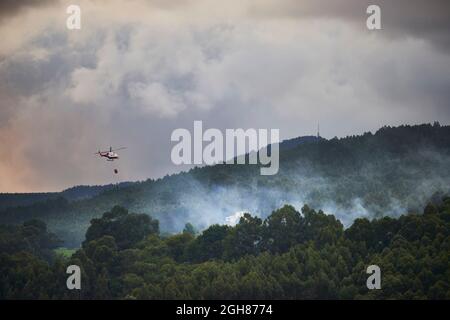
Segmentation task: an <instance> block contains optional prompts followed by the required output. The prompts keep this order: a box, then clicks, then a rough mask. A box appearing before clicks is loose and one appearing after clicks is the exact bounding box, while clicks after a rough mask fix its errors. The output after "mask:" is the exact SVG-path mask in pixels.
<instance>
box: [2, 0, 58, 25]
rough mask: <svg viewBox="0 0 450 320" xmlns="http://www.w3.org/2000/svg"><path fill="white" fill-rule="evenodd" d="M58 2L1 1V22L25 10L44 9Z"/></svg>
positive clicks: (40, 0)
mask: <svg viewBox="0 0 450 320" xmlns="http://www.w3.org/2000/svg"><path fill="white" fill-rule="evenodd" d="M56 2H57V1H56V0H2V1H0V22H1V21H2V20H3V19H5V18H8V17H12V16H14V15H16V14H17V13H19V12H20V11H21V10H23V9H26V8H36V7H42V6H46V5H51V4H52V3H56Z"/></svg>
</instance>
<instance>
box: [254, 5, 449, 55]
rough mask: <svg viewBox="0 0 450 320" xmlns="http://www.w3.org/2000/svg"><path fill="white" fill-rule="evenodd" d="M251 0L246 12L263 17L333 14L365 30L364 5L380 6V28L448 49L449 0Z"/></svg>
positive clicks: (333, 16)
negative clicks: (262, 0)
mask: <svg viewBox="0 0 450 320" xmlns="http://www.w3.org/2000/svg"><path fill="white" fill-rule="evenodd" d="M263 3H264V5H261V4H260V3H258V4H253V5H252V6H251V7H250V10H249V12H250V14H251V15H254V16H257V17H266V18H271V17H275V18H285V17H290V18H311V17H322V18H336V19H343V20H346V21H350V22H352V23H354V24H355V25H356V27H357V28H359V29H360V30H361V31H363V32H366V31H367V30H366V24H365V22H366V19H367V14H366V9H367V7H368V6H369V5H372V4H374V5H379V6H380V8H381V17H382V28H383V30H382V31H377V32H379V33H380V34H382V35H385V36H388V37H408V36H412V37H418V38H422V39H425V40H427V41H429V42H430V43H432V44H433V45H435V46H437V47H438V48H440V49H443V50H445V51H446V52H447V53H449V50H450V37H449V33H450V1H447V0H395V1H393V0H333V1H327V0H305V1H298V0H280V1H265V2H263Z"/></svg>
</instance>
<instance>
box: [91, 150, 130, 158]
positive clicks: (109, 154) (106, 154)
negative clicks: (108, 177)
mask: <svg viewBox="0 0 450 320" xmlns="http://www.w3.org/2000/svg"><path fill="white" fill-rule="evenodd" d="M123 149H126V147H121V148H117V149H113V148H112V147H109V151H100V150H98V152H96V153H94V154H98V155H99V156H100V157H105V158H106V161H114V160H116V159H119V155H118V154H117V153H116V151H118V150H123Z"/></svg>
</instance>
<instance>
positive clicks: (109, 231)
mask: <svg viewBox="0 0 450 320" xmlns="http://www.w3.org/2000/svg"><path fill="white" fill-rule="evenodd" d="M58 246H60V241H59V240H58V239H57V237H56V236H55V235H54V234H52V233H50V232H48V230H47V229H46V225H45V223H43V222H42V221H39V220H31V221H27V222H24V223H23V224H22V225H15V226H7V225H2V226H1V227H0V299H450V283H449V282H450V265H449V263H450V259H449V258H450V197H444V198H443V199H441V200H434V201H433V202H430V203H429V204H428V205H427V206H426V207H425V209H424V210H423V213H421V214H415V213H409V214H406V215H402V216H400V217H399V218H390V217H383V218H380V219H373V220H368V219H366V218H358V219H356V220H355V221H354V222H353V224H352V225H351V226H350V227H349V228H344V227H343V225H342V223H341V222H340V221H339V220H338V219H336V218H335V217H334V216H333V215H327V214H325V213H324V212H322V211H315V210H313V209H311V208H309V207H308V206H306V205H305V206H304V207H303V208H302V210H301V213H300V212H298V211H296V210H295V208H294V207H292V206H290V205H286V206H283V207H282V208H280V209H278V210H275V211H273V212H272V213H271V214H270V215H268V217H267V218H265V219H264V220H262V219H261V218H258V217H255V216H252V215H250V214H244V215H243V216H242V217H241V218H240V221H239V223H238V224H236V225H235V226H228V225H218V224H215V225H211V226H210V227H209V228H207V229H206V230H204V231H203V232H201V233H197V232H196V231H195V228H194V227H193V226H192V225H191V224H186V226H185V228H184V230H183V232H181V233H179V234H175V235H170V236H163V235H161V234H160V231H159V223H158V220H156V219H153V218H151V217H149V216H148V215H146V214H135V213H129V212H128V211H127V210H126V209H125V208H122V207H119V206H116V207H113V208H112V209H111V210H110V211H108V212H105V213H104V214H103V215H102V216H101V217H99V218H95V219H92V221H91V223H90V226H89V228H88V230H87V232H86V236H85V240H84V242H83V244H82V247H81V248H80V249H78V250H77V251H76V252H74V253H73V252H62V251H60V250H55V249H56V248H58ZM73 264H75V265H78V266H80V268H81V274H82V276H81V289H80V290H68V289H67V288H66V278H67V276H68V275H67V274H66V268H67V266H68V265H73ZM372 264H375V265H378V266H379V267H380V268H381V275H382V278H381V279H382V288H381V290H368V289H367V287H366V279H367V277H368V275H367V274H366V268H367V266H369V265H372Z"/></svg>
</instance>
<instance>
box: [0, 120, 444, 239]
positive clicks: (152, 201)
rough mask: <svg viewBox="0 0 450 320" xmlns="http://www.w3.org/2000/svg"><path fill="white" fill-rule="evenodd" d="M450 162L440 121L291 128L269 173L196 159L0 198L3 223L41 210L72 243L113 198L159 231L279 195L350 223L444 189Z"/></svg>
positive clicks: (255, 209)
mask: <svg viewBox="0 0 450 320" xmlns="http://www.w3.org/2000/svg"><path fill="white" fill-rule="evenodd" d="M449 163H450V126H441V125H440V124H439V123H435V124H423V125H415V126H399V127H383V128H381V129H380V130H378V131H377V132H376V133H374V134H372V133H370V132H368V133H365V134H363V135H359V136H349V137H345V138H341V139H338V138H335V139H330V140H327V139H317V138H313V137H304V138H296V139H292V140H288V141H285V142H283V143H281V145H280V170H279V172H278V174H276V175H274V176H261V175H260V174H259V166H255V165H215V166H207V167H201V168H194V169H192V170H190V171H188V172H182V173H179V174H174V175H170V176H166V177H164V178H161V179H157V180H151V179H149V180H147V181H143V182H135V183H129V184H124V185H118V186H110V187H109V188H106V189H104V190H101V189H98V188H97V189H93V190H94V191H98V192H99V193H98V194H97V193H95V194H94V195H92V196H90V197H89V196H86V197H83V198H81V199H80V198H78V199H73V198H69V197H68V196H66V195H65V194H58V196H57V197H52V198H50V199H45V200H42V201H37V202H34V203H32V204H27V205H25V204H23V205H21V206H15V207H8V208H5V206H3V208H4V209H3V210H1V209H0V223H3V224H22V223H23V222H24V221H27V220H31V219H40V220H42V221H44V222H45V223H46V224H47V226H48V228H49V230H50V231H51V232H54V233H55V234H57V235H58V236H59V238H61V239H62V241H63V242H64V245H65V246H66V247H72V248H76V247H79V246H80V244H81V242H82V241H83V239H84V235H85V233H86V230H87V228H88V227H89V225H90V221H91V219H93V218H99V217H101V215H102V213H103V212H106V211H108V210H110V209H111V208H112V207H114V206H116V205H119V206H122V207H124V208H126V209H127V210H129V211H131V212H144V213H148V214H150V215H151V216H152V217H153V218H155V219H158V220H159V222H160V229H161V231H162V232H163V233H177V232H180V231H181V230H182V229H183V227H184V225H185V224H186V223H187V222H191V223H194V227H195V228H196V229H198V230H203V229H205V228H207V227H208V226H210V225H212V224H225V222H226V218H227V217H229V216H232V215H234V214H236V213H237V212H242V211H245V212H249V213H251V214H252V215H255V216H259V217H261V218H262V219H264V218H266V217H267V215H268V214H269V213H270V212H272V211H274V210H276V209H277V208H281V207H283V206H284V205H285V204H291V205H293V206H294V207H295V208H297V209H298V210H299V209H300V208H302V206H303V205H304V204H308V205H310V206H311V207H313V208H318V209H319V208H320V209H322V210H324V211H326V212H328V213H330V214H333V215H335V216H336V217H337V218H338V219H339V220H340V221H341V222H342V223H343V224H344V226H346V227H347V226H349V225H350V224H351V223H352V222H353V221H354V219H356V218H358V217H369V218H381V217H383V216H386V215H387V216H391V217H398V216H400V215H401V214H403V213H407V212H417V211H418V210H421V208H422V206H423V204H424V203H426V201H428V199H430V197H432V196H433V195H434V194H436V193H441V194H447V193H448V192H449V191H450V187H449V186H450V166H449ZM73 191H75V190H73ZM91 191H92V190H91ZM83 194H84V195H86V193H83ZM8 197H9V199H10V200H11V195H10V196H8ZM8 197H6V198H8ZM6 198H5V199H6ZM1 199H2V198H1V196H0V201H1ZM20 201H24V199H23V198H21V200H20ZM10 203H12V202H10ZM0 208H2V205H1V204H0Z"/></svg>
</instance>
